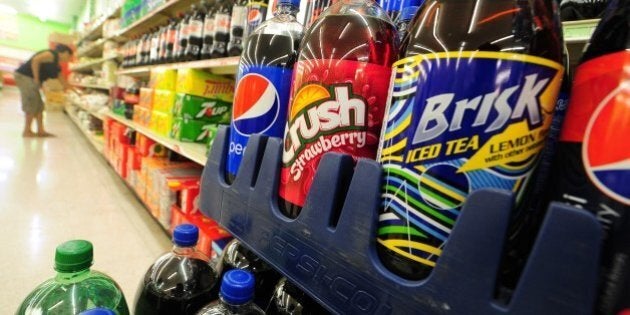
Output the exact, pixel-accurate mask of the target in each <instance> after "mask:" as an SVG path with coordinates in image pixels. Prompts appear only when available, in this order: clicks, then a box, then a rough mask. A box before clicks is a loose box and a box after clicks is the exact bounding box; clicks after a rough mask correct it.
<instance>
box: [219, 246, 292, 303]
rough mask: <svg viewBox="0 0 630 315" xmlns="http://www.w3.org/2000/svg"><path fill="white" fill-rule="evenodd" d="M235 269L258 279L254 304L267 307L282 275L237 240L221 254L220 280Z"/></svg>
mask: <svg viewBox="0 0 630 315" xmlns="http://www.w3.org/2000/svg"><path fill="white" fill-rule="evenodd" d="M233 269H244V270H247V271H249V272H251V273H252V274H253V275H254V277H255V279H256V294H255V298H254V302H255V303H256V304H258V306H260V307H265V306H266V305H267V303H268V302H269V300H270V299H271V297H272V295H273V292H274V287H275V285H276V283H277V282H278V280H279V279H280V274H278V272H277V271H275V270H274V269H273V268H272V267H271V266H269V265H268V264H267V263H266V262H264V261H263V260H262V259H260V258H259V257H258V256H256V254H254V253H253V252H252V251H251V250H249V249H248V248H247V247H245V245H243V244H242V243H241V242H240V241H238V240H236V239H235V240H232V241H230V243H228V244H227V245H226V246H225V249H224V250H223V253H222V254H221V260H220V261H219V264H218V265H217V270H218V272H219V275H220V276H219V278H222V277H223V276H224V275H225V274H226V273H227V272H228V271H230V270H233Z"/></svg>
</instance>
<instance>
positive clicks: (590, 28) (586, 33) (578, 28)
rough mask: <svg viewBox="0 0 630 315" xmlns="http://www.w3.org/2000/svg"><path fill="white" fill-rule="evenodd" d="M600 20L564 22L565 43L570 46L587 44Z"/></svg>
mask: <svg viewBox="0 0 630 315" xmlns="http://www.w3.org/2000/svg"><path fill="white" fill-rule="evenodd" d="M597 23H599V19H593V20H582V21H570V22H562V30H563V33H564V41H565V42H567V43H568V44H579V43H587V42H588V41H589V39H590V38H591V35H593V32H594V31H595V28H596V27H597Z"/></svg>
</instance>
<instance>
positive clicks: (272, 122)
mask: <svg viewBox="0 0 630 315" xmlns="http://www.w3.org/2000/svg"><path fill="white" fill-rule="evenodd" d="M299 4H300V1H299V0H293V1H290V0H281V1H279V2H278V7H277V8H276V12H275V13H276V16H275V17H274V18H273V19H271V20H269V21H266V22H265V23H263V24H262V25H261V26H260V27H259V28H257V29H256V30H255V31H254V32H253V33H252V35H251V36H249V37H248V39H247V44H246V46H245V51H244V52H243V55H242V56H241V61H240V63H239V70H238V74H237V86H236V92H235V96H234V110H233V111H232V113H233V114H232V122H231V127H232V131H233V132H232V133H231V134H230V155H229V156H228V160H227V172H228V174H227V179H228V181H232V180H233V178H234V176H236V173H237V171H238V167H239V165H240V163H241V159H242V156H243V153H244V152H245V149H246V147H247V140H248V139H249V136H250V135H252V134H264V135H268V136H271V137H282V136H283V135H284V129H285V126H286V117H287V110H288V107H289V95H290V93H291V76H292V74H293V71H292V70H293V65H294V63H295V60H296V57H297V50H298V46H299V41H300V40H301V39H302V34H303V28H302V25H301V24H300V23H298V22H297V20H296V17H295V15H296V14H297V10H298V8H299V6H300V5H299ZM279 30H281V31H279ZM268 60H270V61H268Z"/></svg>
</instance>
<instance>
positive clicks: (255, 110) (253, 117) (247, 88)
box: [232, 73, 280, 135]
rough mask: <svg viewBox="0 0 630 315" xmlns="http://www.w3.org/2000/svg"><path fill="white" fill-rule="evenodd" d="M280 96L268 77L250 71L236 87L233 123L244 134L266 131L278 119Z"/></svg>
mask: <svg viewBox="0 0 630 315" xmlns="http://www.w3.org/2000/svg"><path fill="white" fill-rule="evenodd" d="M279 112H280V96H279V95H278V91H277V90H276V87H275V86H274V85H273V84H272V83H271V82H270V81H269V80H267V78H265V77H263V76H261V75H259V74H257V73H250V74H247V75H245V76H243V77H242V78H241V80H240V81H239V83H238V86H237V87H236V95H235V97H234V108H233V110H232V124H233V126H234V129H235V130H236V131H237V132H238V133H240V134H242V135H251V134H257V133H264V132H265V131H267V130H269V128H271V127H272V126H273V125H274V124H275V123H276V121H277V120H278V114H279Z"/></svg>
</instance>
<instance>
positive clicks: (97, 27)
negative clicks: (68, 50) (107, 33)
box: [77, 7, 120, 45]
mask: <svg viewBox="0 0 630 315" xmlns="http://www.w3.org/2000/svg"><path fill="white" fill-rule="evenodd" d="M119 15H120V7H118V8H116V9H114V10H113V11H112V12H111V13H110V14H109V15H107V16H105V17H102V18H101V19H100V20H99V21H98V22H96V23H95V24H94V26H93V27H92V28H91V29H90V30H88V31H87V32H85V34H84V35H83V37H81V38H79V40H78V41H77V45H78V44H80V43H82V42H83V41H84V40H89V39H93V38H99V37H102V36H103V24H104V23H105V21H107V20H109V19H111V18H115V17H117V16H119Z"/></svg>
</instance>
